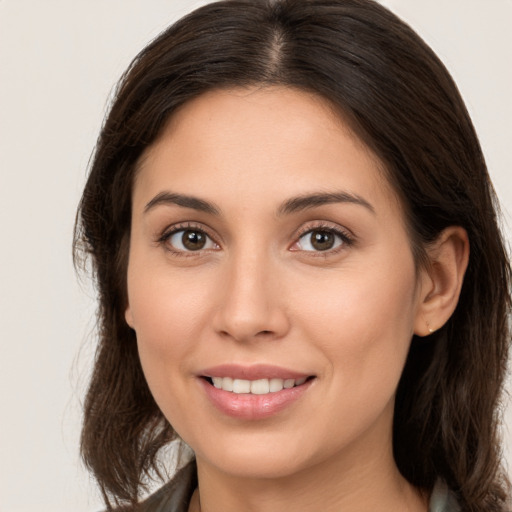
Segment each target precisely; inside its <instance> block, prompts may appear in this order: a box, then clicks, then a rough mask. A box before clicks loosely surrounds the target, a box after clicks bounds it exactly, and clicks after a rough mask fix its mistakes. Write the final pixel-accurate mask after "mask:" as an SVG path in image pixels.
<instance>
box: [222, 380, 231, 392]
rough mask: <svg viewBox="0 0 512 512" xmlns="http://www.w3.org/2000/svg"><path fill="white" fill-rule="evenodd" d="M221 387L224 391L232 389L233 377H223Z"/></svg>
mask: <svg viewBox="0 0 512 512" xmlns="http://www.w3.org/2000/svg"><path fill="white" fill-rule="evenodd" d="M222 389H223V390H224V391H233V379H232V378H231V377H224V378H223V379H222Z"/></svg>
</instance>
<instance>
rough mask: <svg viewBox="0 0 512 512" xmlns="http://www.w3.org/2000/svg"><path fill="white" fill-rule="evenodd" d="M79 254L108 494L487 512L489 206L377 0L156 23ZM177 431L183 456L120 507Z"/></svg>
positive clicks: (123, 93) (502, 306)
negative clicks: (89, 265) (147, 492)
mask: <svg viewBox="0 0 512 512" xmlns="http://www.w3.org/2000/svg"><path fill="white" fill-rule="evenodd" d="M76 248H77V251H79V252H80V251H83V252H85V253H88V254H90V255H91V258H92V262H93V268H94V271H95V278H96V280H97V284H98V289H99V295H100V309H99V319H100V325H101V329H100V344H99V348H98V353H97V358H96V361H95V367H94V373H93V376H92V380H91V384H90V388H89V391H88V395H87V399H86V404H85V417H84V427H83V432H82V454H83V457H84V460H85V461H86V463H87V464H88V466H89V467H90V468H91V470H92V471H93V473H94V475H95V476H96V478H97V480H98V482H99V484H100V487H101V489H102V491H103V494H104V496H105V501H106V503H107V506H108V507H109V508H110V507H111V506H112V504H117V505H126V506H127V507H129V508H128V509H130V510H137V509H140V510H162V511H163V510H166V511H167V510H168V511H174V510H180V511H181V510H189V511H198V510H202V511H203V512H205V511H210V512H215V511H220V510H222V511H231V510H262V511H263V510H265V511H273V510H282V509H283V508H284V507H286V508H291V509H294V510H298V511H310V510H325V511H335V510H336V511H337V510H346V511H355V510H393V511H395V510H411V511H426V510H438V511H441V510H445V511H450V510H464V511H466V510H468V511H491V510H492V511H504V510H507V499H508V498H507V495H508V482H507V479H506V477H505V475H504V473H503V471H502V470H501V468H500V461H499V453H500V451H499V442H498V441H499V440H498V435H497V426H498V417H497V414H496V412H497V406H498V400H499V397H500V391H501V388H502V383H503V378H504V372H505V364H506V360H507V352H508V346H509V339H510V338H509V330H508V324H507V314H508V311H509V305H510V302H509V300H510V297H509V279H510V269H509V265H508V261H507V257H506V254H505V250H504V246H503V241H502V238H501V235H500V232H499V229H498V227H497V220H496V200H495V197H494V194H493V190H492V186H491V184H490V181H489V177H488V174H487V170H486V167H485V163H484V158H483V156H482V153H481V149H480V147H479V144H478V140H477V138H476V135H475V132H474V129H473V126H472V124H471V121H470V119H469V116H468V114H467V112H466V109H465V107H464V105H463V102H462V100H461V98H460V96H459V94H458V92H457V89H456V86H455V85H454V83H453V81H452V80H451V78H450V76H449V74H448V72H447V71H446V69H445V68H444V67H443V65H442V64H441V63H440V62H439V60H438V59H437V57H436V56H435V55H434V54H433V53H432V51H431V50H430V49H429V48H428V47H427V46H426V45H425V44H424V43H423V42H422V41H421V39H419V37H418V36H417V35H416V34H415V33H414V32H412V30H411V29H410V28H409V27H407V26H406V25H404V24H403V23H402V22H401V21H400V20H398V19H397V18H396V17H395V16H394V15H392V14H391V13H390V12H389V11H387V10H386V9H384V8H383V7H382V6H380V5H378V4H376V3H374V2H373V1H368V0H345V1H342V0H309V1H304V0H302V1H298V0H295V1H294V0H276V1H253V0H251V1H248V0H235V1H225V2H216V3H212V4H210V5H207V6H205V7H203V8H201V9H198V10H197V11H195V12H194V13H192V14H190V15H188V16H187V17H185V18H183V19H182V20H181V21H179V22H178V23H177V24H175V25H173V26H172V27H170V28H169V29H168V30H167V31H166V32H164V33H163V34H162V35H161V36H159V37H158V38H157V39H156V40H155V41H154V42H153V43H151V44H150V45H149V46H148V47H147V48H146V49H144V50H143V51H142V52H141V53H140V54H139V56H138V57H137V58H136V59H135V60H134V62H133V63H132V65H131V66H130V69H129V70H128V71H127V73H126V74H125V76H124V77H123V79H122V81H121V83H120V86H119V89H118V91H117V94H116V98H115V100H114V103H113V105H112V108H111V110H110V113H109V114H108V117H107V119H106V122H105V125H104V127H103V130H102V133H101V135H100V138H99V141H98V145H97V148H96V153H95V155H94V159H93V163H92V167H91V172H90V176H89V179H88V182H87V185H86V188H85V191H84V195H83V198H82V202H81V205H80V209H79V217H78V223H77V234H76ZM176 438H180V439H183V440H184V441H185V442H186V443H187V444H188V445H189V446H190V447H191V448H192V450H193V451H194V460H193V461H192V463H191V464H189V465H188V466H187V467H186V468H185V469H184V470H183V471H182V472H181V473H179V474H178V476H177V477H175V478H174V479H173V480H172V481H171V482H170V483H169V484H167V485H166V486H164V487H163V488H162V489H161V490H160V491H159V492H158V493H157V494H155V495H154V496H152V497H151V498H149V500H147V501H145V502H144V505H140V506H139V508H137V502H138V498H139V495H140V493H141V491H142V490H143V489H144V484H145V483H146V482H147V478H148V476H150V475H151V474H153V473H152V472H154V471H156V473H157V474H158V473H159V468H160V469H161V465H160V462H159V461H160V459H159V451H160V449H161V448H163V447H164V446H166V445H168V443H170V442H171V441H172V440H173V439H176ZM130 507H131V508H130Z"/></svg>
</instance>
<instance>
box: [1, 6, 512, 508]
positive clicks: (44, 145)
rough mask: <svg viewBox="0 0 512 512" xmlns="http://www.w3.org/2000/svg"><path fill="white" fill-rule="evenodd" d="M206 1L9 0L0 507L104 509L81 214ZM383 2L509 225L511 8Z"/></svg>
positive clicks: (4, 75) (509, 447)
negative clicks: (181, 25) (93, 457)
mask: <svg viewBox="0 0 512 512" xmlns="http://www.w3.org/2000/svg"><path fill="white" fill-rule="evenodd" d="M203 3H206V2H197V1H191V0H181V1H180V0H166V1H164V0H150V1H148V0H108V1H107V0H103V1H100V0H73V1H72V2H71V1H68V0H43V1H39V0H0V235H1V238H0V248H1V250H0V336H1V343H0V389H1V392H0V512H28V511H30V512H32V511H33V510H38V511H40V512H49V511H52V512H64V511H66V512H68V511H74V512H92V511H97V510H100V509H101V508H102V506H101V500H100V499H99V496H98V493H97V491H96V490H95V487H94V485H93V483H92V482H91V481H90V479H89V476H88V475H87V473H86V472H85V471H84V470H83V468H82V467H81V466H80V463H79V461H78V456H77V453H78V436H79V424H80V401H81V398H82V396H83V392H84V387H85V383H86V381H87V375H88V370H89V367H90V361H91V356H92V354H93V352H94V336H93V335H92V334H91V333H93V331H94V308H95V305H94V294H93V291H92V289H91V287H90V285H89V284H87V282H86V283H84V284H82V285H81V286H80V285H79V283H78V282H77V279H76V276H75V274H74V270H73V267H72V261H71V239H72V228H73V221H74V215H75V210H76V206H77V203H78V200H79V197H80V193H81V188H82V186H83V184H84V180H85V176H86V168H87V164H88V159H89V155H90V153H91V150H92V148H93V146H94V142H95V139H96V136H97V134H98V132H99V128H100V126H101V122H102V118H103V115H104V113H105V109H106V105H107V98H108V96H109V94H110V91H111V89H112V87H113V85H114V84H115V82H116V80H117V79H118V77H119V76H120V75H121V73H122V72H123V71H124V69H125V68H126V66H127V65H128V64H129V62H130V60H131V59H132V58H133V57H134V56H135V55H136V53H137V52H138V51H139V50H140V49H141V48H142V47H143V46H144V45H145V44H146V43H148V42H149V41H150V40H151V39H152V38H153V37H154V36H156V35H157V34H158V33H159V32H160V31H161V30H162V29H163V28H165V27H166V26H167V25H168V24H169V23H170V22H172V21H173V20H175V19H177V18H178V17H180V16H182V15H183V14H185V13H186V12H188V11H189V10H191V9H192V8H193V7H196V6H199V5H201V4H203ZM382 3H384V4H385V5H387V6H388V7H390V8H391V9H392V10H394V11H395V12H396V13H397V14H398V15H400V16H401V17H402V18H404V19H405V20H406V21H408V22H409V23H410V24H411V25H412V26H413V28H415V29H416V30H417V31H418V32H419V33H420V34H421V35H422V37H423V38H424V39H425V40H426V41H427V42H428V43H429V44H430V45H431V46H432V47H433V48H434V50H435V51H436V52H437V53H438V54H439V56H440V57H441V58H442V60H443V61H444V62H445V64H446V65H447V67H448V68H449V70H450V71H451V72H452V74H453V76H454V78H455V80H456V81H457V83H458V85H459V88H460V90H461V92H462V95H463V97H464V98H465V100H466V103H467V105H468V108H469V110H470V113H471V114H472V117H473V120H474V123H475V125H476V128H477V131H478V133H479V135H480V138H481V142H482V145H483V148H484V152H485V154H486V157H487V162H488V165H489V169H490V172H491V175H492V178H493V180H494V183H495V187H496V189H497V192H498V195H499V197H500V198H501V200H502V203H503V208H504V213H505V220H506V221H507V222H508V223H509V224H510V211H511V210H512V179H511V174H510V172H511V167H512V151H511V147H510V146H511V144H512V100H511V98H510V94H511V92H512V71H511V68H512V66H511V65H512V35H511V34H512V32H511V31H510V27H511V26H512V0H382ZM507 233H509V239H510V233H511V231H510V230H509V229H508V228H507ZM509 387H510V386H509ZM506 425H507V426H508V425H512V411H511V408H510V407H509V409H508V412H507V416H506ZM505 435H506V458H507V460H508V461H511V462H512V434H511V432H510V431H507V432H506V434H505Z"/></svg>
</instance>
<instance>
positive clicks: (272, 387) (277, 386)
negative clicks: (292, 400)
mask: <svg viewBox="0 0 512 512" xmlns="http://www.w3.org/2000/svg"><path fill="white" fill-rule="evenodd" d="M283 384H284V381H283V379H270V381H269V391H270V392H271V393H275V392H276V391H281V390H282V389H283V387H284V385H283Z"/></svg>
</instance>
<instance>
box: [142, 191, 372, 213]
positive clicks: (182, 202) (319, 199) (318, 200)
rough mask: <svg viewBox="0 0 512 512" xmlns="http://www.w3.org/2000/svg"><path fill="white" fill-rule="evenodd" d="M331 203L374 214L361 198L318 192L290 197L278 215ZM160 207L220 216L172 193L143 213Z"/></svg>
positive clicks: (202, 202)
mask: <svg viewBox="0 0 512 512" xmlns="http://www.w3.org/2000/svg"><path fill="white" fill-rule="evenodd" d="M333 203H351V204H356V205H360V206H363V207H365V208H366V209H367V210H369V211H370V212H372V213H373V214H375V209H374V207H373V206H372V205H371V204H370V203H369V202H368V201H366V200H365V199H363V198H362V197H361V196H358V195H357V194H350V193H348V192H327V193H325V192H318V193H314V194H307V195H302V196H298V197H292V198H290V199H288V200H287V201H285V202H284V203H283V204H282V205H281V206H280V207H279V208H278V211H277V213H278V215H280V216H281V215H289V214H291V213H296V212H299V211H303V210H307V209H310V208H315V207H318V206H323V205H326V204H333ZM160 205H177V206H181V207H184V208H191V209H192V210H197V211H200V212H204V213H209V214H211V215H220V209H219V208H218V207H217V206H215V205H214V204H213V203H210V202H208V201H205V200H204V199H200V198H198V197H195V196H189V195H185V194H177V193H173V192H167V191H165V192H160V193H159V194H157V195H156V196H155V197H154V198H153V199H151V201H149V203H148V204H146V206H145V208H144V213H147V212H148V211H150V210H152V209H153V208H155V207H157V206H160Z"/></svg>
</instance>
